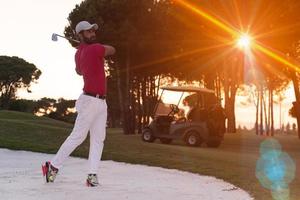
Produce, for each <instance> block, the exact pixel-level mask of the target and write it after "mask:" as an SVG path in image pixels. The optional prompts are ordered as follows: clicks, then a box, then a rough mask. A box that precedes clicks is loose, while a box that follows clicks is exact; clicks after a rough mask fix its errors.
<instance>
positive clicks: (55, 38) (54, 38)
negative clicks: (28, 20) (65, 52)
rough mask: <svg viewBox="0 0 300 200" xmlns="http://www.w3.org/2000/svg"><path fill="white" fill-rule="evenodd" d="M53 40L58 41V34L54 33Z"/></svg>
mask: <svg viewBox="0 0 300 200" xmlns="http://www.w3.org/2000/svg"><path fill="white" fill-rule="evenodd" d="M52 41H54V42H56V41H57V34H56V33H53V34H52Z"/></svg>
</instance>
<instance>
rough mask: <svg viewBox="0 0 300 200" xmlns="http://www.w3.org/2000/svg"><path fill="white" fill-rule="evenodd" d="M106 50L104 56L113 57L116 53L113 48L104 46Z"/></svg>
mask: <svg viewBox="0 0 300 200" xmlns="http://www.w3.org/2000/svg"><path fill="white" fill-rule="evenodd" d="M103 47H104V49H105V53H104V56H111V55H113V54H115V53H116V49H115V48H114V47H113V46H109V45H103Z"/></svg>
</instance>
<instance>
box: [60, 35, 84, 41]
mask: <svg viewBox="0 0 300 200" xmlns="http://www.w3.org/2000/svg"><path fill="white" fill-rule="evenodd" d="M56 35H57V36H59V37H62V38H65V39H67V40H72V41H73V42H76V43H80V42H79V41H78V40H74V39H72V38H68V37H65V36H62V35H59V34H56Z"/></svg>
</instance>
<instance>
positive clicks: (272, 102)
mask: <svg viewBox="0 0 300 200" xmlns="http://www.w3.org/2000/svg"><path fill="white" fill-rule="evenodd" d="M270 93H271V94H270V96H271V136H274V100H273V89H271V90H270Z"/></svg>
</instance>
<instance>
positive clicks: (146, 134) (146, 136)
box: [142, 128, 155, 142]
mask: <svg viewBox="0 0 300 200" xmlns="http://www.w3.org/2000/svg"><path fill="white" fill-rule="evenodd" d="M142 139H143V141H144V142H154V140H155V137H154V136H153V133H152V130H151V129H150V128H145V129H144V130H143V132H142Z"/></svg>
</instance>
